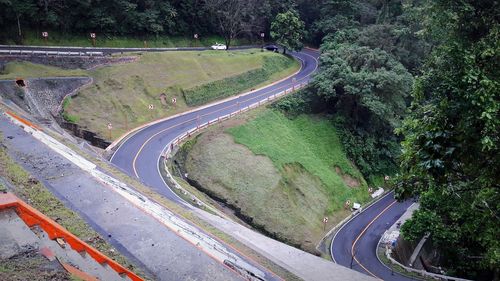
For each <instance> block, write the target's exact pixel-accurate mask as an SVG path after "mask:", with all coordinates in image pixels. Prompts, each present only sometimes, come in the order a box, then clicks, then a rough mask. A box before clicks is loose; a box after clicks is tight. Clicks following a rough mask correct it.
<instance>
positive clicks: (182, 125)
mask: <svg viewBox="0 0 500 281" xmlns="http://www.w3.org/2000/svg"><path fill="white" fill-rule="evenodd" d="M292 55H293V56H294V57H296V58H298V59H299V60H300V61H301V63H302V68H301V70H300V71H299V72H298V73H297V74H296V75H294V76H293V77H289V78H288V79H286V80H284V81H281V82H279V83H276V84H274V85H271V86H268V87H266V88H263V89H260V90H256V91H253V92H251V93H249V94H246V95H241V96H239V97H237V98H234V99H231V100H227V101H225V102H222V103H218V104H215V105H212V106H209V107H206V108H202V109H200V110H196V111H193V112H189V113H187V114H184V115H181V116H178V117H174V118H171V119H167V120H165V121H163V122H160V123H156V124H153V125H150V126H148V127H145V128H143V129H141V130H139V131H138V132H135V133H134V134H132V135H131V136H130V137H128V138H127V139H126V140H125V141H123V143H122V144H121V145H120V147H119V148H118V149H117V150H116V152H115V153H114V155H113V157H112V158H111V162H112V163H114V164H115V165H117V166H118V167H120V168H122V169H123V170H124V171H125V172H126V173H128V174H129V175H132V176H135V177H138V178H139V179H140V180H141V181H142V182H143V183H144V184H146V185H148V186H149V187H151V188H152V189H154V190H155V191H156V192H157V193H159V194H162V195H163V196H165V197H167V198H169V199H171V200H173V201H176V202H181V200H182V199H180V198H179V197H178V196H177V195H176V194H175V193H174V192H173V191H172V190H171V189H170V188H169V187H168V186H167V185H166V183H165V182H164V181H163V178H162V176H161V174H160V172H159V170H158V165H159V160H160V156H161V155H162V152H163V151H164V150H165V148H166V146H167V145H168V144H169V143H170V142H172V141H173V140H174V139H176V138H177V137H178V136H180V135H182V134H184V133H185V132H186V131H188V130H191V129H194V128H196V126H197V125H199V124H203V123H206V122H208V121H210V120H214V119H217V118H218V117H221V116H224V115H227V114H230V113H235V112H237V111H239V110H240V109H242V108H245V107H247V106H249V105H252V104H254V103H256V102H258V101H261V100H266V99H267V98H268V97H271V96H273V95H275V94H277V93H279V92H282V91H283V90H285V89H289V88H292V87H293V85H296V84H297V83H304V82H308V81H309V79H310V78H311V75H312V74H313V73H314V72H315V71H316V69H317V66H318V62H317V58H318V56H319V53H318V52H316V51H310V50H304V51H302V52H299V53H292Z"/></svg>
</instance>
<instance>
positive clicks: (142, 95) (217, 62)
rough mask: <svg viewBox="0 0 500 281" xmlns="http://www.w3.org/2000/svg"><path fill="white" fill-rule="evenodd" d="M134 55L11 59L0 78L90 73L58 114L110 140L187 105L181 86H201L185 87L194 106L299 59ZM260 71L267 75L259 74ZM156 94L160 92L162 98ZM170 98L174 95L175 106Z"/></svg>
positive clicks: (277, 75) (246, 54) (290, 67)
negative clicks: (54, 62)
mask: <svg viewBox="0 0 500 281" xmlns="http://www.w3.org/2000/svg"><path fill="white" fill-rule="evenodd" d="M135 55H137V56H138V57H139V59H138V60H136V61H134V62H130V63H124V64H115V65H110V66H105V67H100V68H96V69H93V70H88V71H85V70H80V69H77V70H66V69H61V68H57V67H51V66H45V65H39V64H33V63H29V62H10V63H7V65H6V67H5V69H4V70H3V71H2V73H0V79H13V78H16V77H24V78H37V77H52V76H90V77H92V78H93V79H94V83H93V84H91V85H89V86H86V87H84V88H82V89H81V90H80V91H79V93H78V95H76V96H74V97H72V99H71V102H69V101H66V104H65V106H64V111H63V117H64V118H65V119H66V120H67V121H70V122H76V123H78V124H79V125H81V126H83V127H84V128H87V129H89V130H91V131H93V132H95V133H97V134H98V135H100V136H102V137H105V138H110V133H111V139H114V138H118V137H119V136H121V135H122V134H123V133H125V132H127V131H128V130H130V129H132V128H135V127H137V126H140V125H142V124H144V123H147V122H150V121H152V120H156V119H159V118H164V117H167V116H171V115H174V114H177V113H180V112H183V111H186V110H188V109H189V108H190V106H189V105H188V104H187V103H186V100H185V99H184V94H183V92H185V91H191V89H193V88H195V89H203V91H200V90H195V91H191V92H190V93H191V94H190V97H191V98H192V99H196V100H198V102H197V103H196V104H197V105H199V104H201V103H202V102H201V101H202V100H203V101H206V102H208V101H212V100H214V99H218V98H222V97H227V96H228V95H233V94H237V93H240V92H243V91H246V90H250V89H252V88H256V87H259V86H262V85H264V84H268V83H270V82H273V81H276V80H279V79H281V78H284V77H286V76H289V75H291V74H292V73H294V72H295V71H297V70H298V69H299V63H298V62H297V61H295V60H293V59H292V58H289V57H285V56H283V55H281V54H275V53H272V52H261V51H260V50H259V49H249V50H238V51H227V52H226V51H186V52H184V51H182V52H155V53H149V52H146V53H135ZM127 56H128V55H127ZM266 62H268V63H267V64H266ZM274 62H276V63H278V64H279V65H277V66H276V65H273V66H271V65H270V63H274ZM264 68H265V69H264ZM269 69H272V70H273V73H270V72H269ZM263 72H266V73H267V75H264V76H263V75H262V73H263ZM234 77H238V79H234ZM241 77H244V78H245V79H244V81H243V82H244V83H243V84H240V82H242V81H241ZM219 81H224V82H223V83H222V84H223V85H224V87H223V88H213V87H209V89H205V88H204V86H203V85H206V84H208V85H214V84H220V82H219ZM200 87H201V88H200ZM161 94H165V96H164V97H163V101H162V98H161ZM205 95H207V96H210V98H206V97H205ZM198 96H200V97H201V96H203V97H201V98H199V97H198ZM172 98H176V100H177V103H176V104H175V105H174V104H172ZM149 105H153V107H154V109H153V110H149ZM108 123H111V124H112V126H113V130H112V131H111V132H109V130H108V129H107V124H108Z"/></svg>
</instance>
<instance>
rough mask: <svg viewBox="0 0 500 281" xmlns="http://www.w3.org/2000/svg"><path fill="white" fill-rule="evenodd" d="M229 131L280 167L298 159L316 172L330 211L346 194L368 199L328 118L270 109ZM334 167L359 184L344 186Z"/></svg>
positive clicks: (239, 140) (358, 173) (341, 203)
mask: <svg viewBox="0 0 500 281" xmlns="http://www.w3.org/2000/svg"><path fill="white" fill-rule="evenodd" d="M228 132H229V133H230V134H231V135H232V136H233V137H234V139H235V141H236V142H237V143H241V144H244V145H245V146H247V147H248V148H250V150H251V151H252V152H254V153H255V154H257V155H265V156H267V157H269V158H270V159H271V161H273V163H274V165H275V166H276V168H278V169H279V170H280V171H283V169H284V168H285V167H286V166H287V165H288V164H292V163H298V164H300V165H301V166H302V167H304V169H305V170H306V171H308V172H309V173H311V174H312V175H314V176H317V177H318V178H319V179H320V180H321V182H322V183H323V184H324V185H325V186H326V188H327V189H328V190H327V191H328V194H329V195H330V200H331V202H332V207H331V208H332V209H331V210H330V212H331V211H334V210H339V209H341V208H342V206H343V203H344V202H345V200H347V199H349V198H355V199H357V200H360V201H362V202H365V201H366V200H367V199H368V193H367V192H366V182H365V181H364V180H363V176H362V175H361V173H360V172H359V171H358V170H357V168H356V167H355V166H354V165H352V163H351V162H350V161H349V160H348V159H347V158H346V155H345V152H344V149H343V146H342V144H341V143H340V139H339V136H338V135H337V132H336V130H335V128H334V127H333V126H332V125H331V123H330V122H329V121H328V120H327V119H323V118H320V117H316V116H308V115H299V116H298V117H296V118H293V119H288V118H286V117H285V116H284V115H283V114H282V113H281V112H279V111H275V110H271V111H266V112H265V113H263V114H262V115H260V116H259V117H258V118H256V119H254V120H252V121H250V122H248V123H246V124H245V125H243V126H239V127H235V128H231V129H229V130H228ZM335 167H339V168H340V169H341V170H342V171H343V172H344V173H346V174H348V175H350V176H351V177H353V178H356V179H357V180H359V181H360V183H361V186H360V187H358V188H349V187H347V186H346V184H345V183H344V181H343V179H342V177H341V176H340V175H338V174H337V173H336V172H335Z"/></svg>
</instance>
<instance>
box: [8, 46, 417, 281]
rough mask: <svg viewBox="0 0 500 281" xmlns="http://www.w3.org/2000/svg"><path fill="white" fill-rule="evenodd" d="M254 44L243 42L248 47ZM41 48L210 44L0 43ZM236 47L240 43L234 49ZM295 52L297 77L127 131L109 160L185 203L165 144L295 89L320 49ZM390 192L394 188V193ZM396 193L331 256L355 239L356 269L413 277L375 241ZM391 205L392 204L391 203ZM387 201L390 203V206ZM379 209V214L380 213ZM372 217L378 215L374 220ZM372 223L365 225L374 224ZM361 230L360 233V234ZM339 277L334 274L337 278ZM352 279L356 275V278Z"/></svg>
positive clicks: (388, 220) (400, 208) (392, 214)
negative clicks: (165, 175) (164, 163)
mask: <svg viewBox="0 0 500 281" xmlns="http://www.w3.org/2000/svg"><path fill="white" fill-rule="evenodd" d="M250 47H255V46H243V47H238V49H245V48H250ZM2 49H3V50H6V49H10V50H39V51H54V50H57V51H61V52H66V51H72V52H87V51H93V52H94V51H95V52H103V53H105V54H109V53H117V52H130V51H185V50H207V49H208V48H148V49H144V48H134V49H131V48H79V47H59V48H58V47H29V46H0V50H2ZM234 49H236V48H234ZM290 54H291V55H292V56H294V57H296V58H297V59H299V60H300V61H301V70H300V71H299V72H298V73H297V74H295V75H294V76H293V77H289V78H288V79H285V80H283V81H280V82H279V83H276V84H273V85H271V86H268V87H266V88H263V89H259V90H257V91H253V92H250V93H248V94H245V95H240V96H237V97H235V98H233V99H230V100H226V101H224V102H219V103H215V104H213V105H210V106H206V107H203V108H200V109H198V110H194V111H191V112H188V113H186V114H183V115H180V116H176V117H173V118H170V119H166V120H164V121H162V122H158V123H155V124H152V125H150V126H146V127H144V128H142V129H140V130H138V131H136V132H134V133H133V134H131V135H129V136H128V137H127V138H125V140H124V141H123V142H122V143H121V144H120V146H119V147H118V149H117V150H116V151H115V153H114V155H113V156H112V159H111V162H112V163H114V164H115V165H116V166H118V167H119V168H121V169H122V170H123V171H125V172H126V173H127V174H129V175H130V176H134V177H137V178H139V180H140V181H142V182H143V183H144V184H146V185H147V186H149V187H150V188H151V189H153V190H155V191H156V192H157V193H159V194H162V195H163V196H165V197H167V198H169V199H171V200H173V201H175V202H178V203H181V201H182V199H181V198H179V197H178V196H177V195H176V194H175V193H174V192H173V191H172V190H171V189H170V187H168V186H167V185H166V183H165V182H164V181H163V179H162V176H161V174H160V172H159V168H158V167H159V164H160V163H159V160H160V156H161V154H162V152H163V151H164V150H165V148H166V146H167V145H168V144H169V143H170V142H172V141H173V140H174V139H176V138H177V137H178V136H180V135H182V134H184V133H185V132H186V131H188V130H191V129H193V128H196V127H197V126H198V125H199V124H203V123H205V122H207V121H209V120H214V119H216V118H217V117H220V116H224V115H227V114H230V113H235V112H237V111H240V110H241V109H243V108H245V107H247V106H249V105H252V104H254V103H256V102H258V101H261V100H265V99H267V98H269V97H272V96H273V95H276V94H277V93H280V92H281V91H283V90H285V89H288V88H291V87H292V86H293V85H296V84H298V83H307V82H309V81H310V79H311V76H312V75H313V74H314V73H315V72H316V70H317V67H318V60H317V59H318V57H319V52H317V51H313V50H308V49H305V50H303V51H301V52H292V53H290ZM390 194H391V193H390ZM393 202H394V200H393V198H392V195H388V196H386V197H384V198H383V199H382V200H380V201H379V202H377V203H376V204H374V205H372V206H371V207H370V208H369V209H367V210H366V211H365V212H363V213H361V214H360V215H358V216H356V217H355V218H354V219H353V220H351V221H349V222H348V223H347V224H345V225H344V227H343V228H342V229H341V230H340V231H339V232H338V233H337V235H336V237H335V239H334V240H333V241H332V245H331V247H332V253H333V255H332V257H333V258H334V260H335V261H336V262H337V263H339V264H341V265H343V266H347V267H350V265H351V256H352V254H351V246H352V245H353V243H354V241H356V244H355V247H354V249H355V251H354V252H355V255H354V256H355V257H356V261H354V262H353V267H352V268H353V269H354V270H357V271H359V272H362V273H364V274H367V275H369V276H374V277H378V278H383V279H384V280H409V279H407V278H406V277H404V276H401V275H398V274H397V273H395V274H394V275H392V274H391V271H390V270H389V269H388V268H387V267H385V266H384V265H382V264H380V262H379V260H378V259H377V257H376V256H375V250H376V245H377V243H378V240H379V239H380V237H381V235H382V233H383V232H384V231H385V229H386V228H388V227H389V226H390V225H392V223H394V222H395V221H396V220H397V219H398V218H399V217H400V216H401V215H402V214H403V213H404V211H405V210H406V208H408V206H409V205H410V204H411V202H403V203H393ZM389 205H390V206H389ZM388 206H389V207H388ZM379 214H380V216H379ZM374 218H376V219H375V220H374ZM370 223H371V225H369V227H366V226H367V225H368V224H370ZM360 234H362V235H360ZM358 237H359V238H358ZM334 279H335V278H334ZM353 280H354V279H353Z"/></svg>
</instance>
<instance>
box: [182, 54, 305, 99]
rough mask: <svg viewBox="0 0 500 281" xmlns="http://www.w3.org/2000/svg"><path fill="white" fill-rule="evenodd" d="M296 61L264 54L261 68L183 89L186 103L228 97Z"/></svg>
mask: <svg viewBox="0 0 500 281" xmlns="http://www.w3.org/2000/svg"><path fill="white" fill-rule="evenodd" d="M294 64H298V62H297V61H295V60H293V59H290V58H287V57H285V56H266V57H264V62H263V65H262V67H261V68H259V69H254V70H250V71H248V72H245V73H242V74H240V75H236V76H231V77H228V78H224V79H222V80H217V81H214V82H210V83H207V84H204V85H201V86H198V87H195V88H192V89H189V90H186V91H184V98H185V100H186V104H187V105H189V106H197V105H201V104H205V103H208V102H210V101H213V100H216V99H220V98H225V97H229V96H232V95H235V94H238V93H240V92H241V91H244V90H246V89H249V88H251V87H253V86H255V85H256V84H259V83H263V82H266V81H268V80H269V77H270V76H272V75H273V74H275V73H279V72H280V71H282V70H283V69H291V68H292V67H293V66H294Z"/></svg>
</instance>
